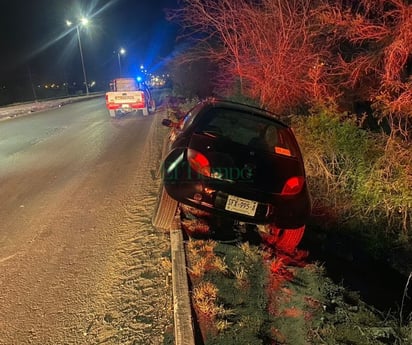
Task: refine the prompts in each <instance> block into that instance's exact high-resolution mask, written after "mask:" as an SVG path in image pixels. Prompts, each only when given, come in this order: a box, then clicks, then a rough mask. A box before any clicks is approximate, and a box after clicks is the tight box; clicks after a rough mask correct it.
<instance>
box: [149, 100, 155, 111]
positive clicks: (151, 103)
mask: <svg viewBox="0 0 412 345" xmlns="http://www.w3.org/2000/svg"><path fill="white" fill-rule="evenodd" d="M155 111H156V102H155V100H154V99H152V100H151V101H150V107H149V113H154V112H155Z"/></svg>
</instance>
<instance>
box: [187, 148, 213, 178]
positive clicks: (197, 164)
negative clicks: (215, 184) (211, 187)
mask: <svg viewBox="0 0 412 345" xmlns="http://www.w3.org/2000/svg"><path fill="white" fill-rule="evenodd" d="M187 159H188V161H189V165H190V167H191V168H192V169H193V170H194V171H196V172H197V173H199V174H202V175H204V176H208V177H210V163H209V160H208V159H207V158H206V157H205V155H203V154H201V153H200V152H198V151H196V150H192V149H188V150H187Z"/></svg>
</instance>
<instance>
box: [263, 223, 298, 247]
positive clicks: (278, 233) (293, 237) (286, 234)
mask: <svg viewBox="0 0 412 345" xmlns="http://www.w3.org/2000/svg"><path fill="white" fill-rule="evenodd" d="M304 233H305V226H304V225H303V226H301V227H300V228H296V229H281V228H278V227H277V226H275V225H271V226H270V232H269V233H268V234H262V238H263V240H264V241H265V242H266V243H267V244H269V245H273V246H275V247H276V249H278V250H280V251H282V252H285V253H293V252H294V251H295V250H296V248H297V246H298V245H299V243H300V241H301V240H302V237H303V234H304Z"/></svg>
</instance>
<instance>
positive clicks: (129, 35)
mask: <svg viewBox="0 0 412 345" xmlns="http://www.w3.org/2000/svg"><path fill="white" fill-rule="evenodd" d="M1 7H2V10H1V14H0V16H1V20H0V35H1V40H0V42H1V45H2V57H1V67H0V83H3V84H4V83H24V82H25V80H27V79H28V78H30V77H31V79H32V80H33V82H34V84H36V85H37V84H40V83H46V82H65V81H68V82H71V81H78V82H81V81H82V68H81V63H80V61H81V60H80V52H79V46H78V41H77V33H76V29H75V28H74V29H73V28H72V29H71V31H70V29H69V28H68V27H67V26H66V20H67V19H68V20H71V21H72V22H73V23H78V22H79V18H80V17H81V16H82V15H83V16H86V17H88V18H89V20H90V25H88V26H87V28H81V30H80V37H81V41H82V47H83V55H84V62H85V66H86V71H87V79H88V80H97V81H99V82H106V81H108V80H110V79H112V78H114V77H117V76H118V74H119V64H118V55H117V51H118V49H120V48H121V47H123V48H125V49H126V51H127V53H126V55H125V56H124V57H122V70H123V72H124V74H135V73H137V72H138V70H139V66H140V65H141V64H143V65H144V66H145V68H146V69H147V70H148V71H149V72H153V73H156V72H157V71H161V70H162V60H163V59H164V58H167V57H168V56H169V55H170V54H171V53H172V51H173V48H174V45H175V41H176V38H175V37H176V35H177V31H178V26H177V24H176V23H170V22H168V21H167V20H166V19H165V13H164V9H165V8H176V7H177V0H5V1H2V6H1Z"/></svg>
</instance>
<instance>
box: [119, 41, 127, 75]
mask: <svg viewBox="0 0 412 345" xmlns="http://www.w3.org/2000/svg"><path fill="white" fill-rule="evenodd" d="M124 54H126V50H125V49H123V48H120V50H119V51H118V52H117V60H118V61H119V72H120V77H121V76H122V63H121V59H120V55H124Z"/></svg>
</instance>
